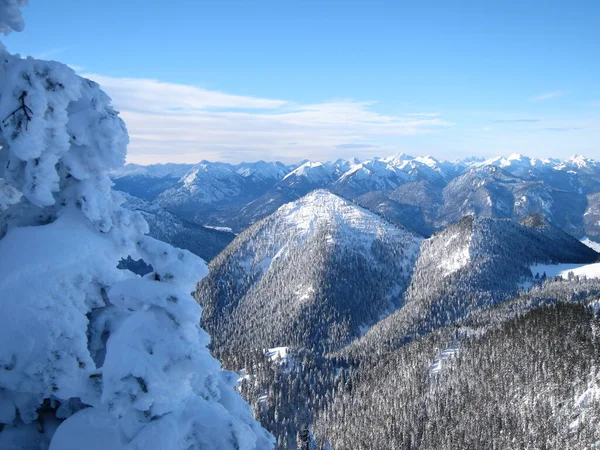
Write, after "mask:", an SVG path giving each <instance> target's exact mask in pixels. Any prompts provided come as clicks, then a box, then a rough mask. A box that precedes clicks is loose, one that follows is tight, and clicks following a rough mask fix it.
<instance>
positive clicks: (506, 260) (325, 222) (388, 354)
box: [113, 155, 600, 450]
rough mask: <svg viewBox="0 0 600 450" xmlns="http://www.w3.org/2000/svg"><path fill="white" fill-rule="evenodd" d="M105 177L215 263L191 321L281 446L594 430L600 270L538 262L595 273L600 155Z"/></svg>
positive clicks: (172, 170) (456, 442) (313, 448)
mask: <svg viewBox="0 0 600 450" xmlns="http://www.w3.org/2000/svg"><path fill="white" fill-rule="evenodd" d="M113 180H114V182H115V184H116V185H117V186H118V187H119V188H120V189H121V190H123V191H124V192H123V196H124V197H125V200H126V203H125V206H126V207H128V208H130V209H134V210H138V211H141V212H142V214H143V215H144V217H145V218H146V220H147V221H148V223H149V226H150V234H151V235H153V236H154V237H157V238H158V239H161V240H166V241H168V242H171V243H173V244H174V245H178V246H181V247H184V248H189V249H190V250H191V251H193V252H195V253H197V254H199V255H201V256H203V257H204V258H205V259H206V260H210V264H209V275H208V276H207V277H205V278H204V279H202V280H201V281H200V282H199V283H198V284H197V286H196V292H195V297H196V300H197V301H198V303H199V304H200V305H201V306H202V309H203V313H202V322H201V326H202V327H203V328H205V329H206V330H207V331H208V333H209V334H210V336H211V338H212V341H211V344H210V346H211V351H212V352H213V354H215V356H217V357H218V358H219V359H220V360H221V361H222V362H223V364H224V367H225V368H227V369H230V370H235V371H238V372H239V373H240V378H239V382H240V386H239V387H238V389H239V390H240V392H241V393H242V395H243V396H244V398H245V399H246V400H247V401H248V402H249V403H250V404H251V405H252V406H253V408H254V412H255V414H256V415H257V417H258V418H259V419H260V421H261V423H262V424H263V425H264V426H265V427H266V428H267V429H268V430H269V431H270V432H271V433H273V434H274V436H275V437H276V439H277V445H278V448H281V449H297V448H301V449H303V450H305V449H309V450H329V449H372V448H431V449H433V448H482V447H485V446H486V445H488V444H489V442H493V443H494V444H493V445H496V446H498V447H499V448H515V447H517V448H522V447H526V446H528V445H533V444H531V443H532V442H534V444H535V446H536V447H539V448H585V446H588V447H589V445H590V443H595V442H600V430H598V429H597V427H595V425H594V423H595V422H594V421H595V420H596V419H595V417H596V415H595V413H594V411H595V410H597V409H598V408H600V373H598V370H597V367H600V360H599V359H598V355H600V340H598V337H597V331H596V329H597V323H598V320H600V314H599V311H600V280H599V279H597V278H595V276H593V275H592V276H590V277H589V278H587V277H586V276H583V275H574V273H570V274H569V275H568V276H567V275H565V277H564V278H563V277H561V276H558V277H554V276H552V275H547V274H546V273H545V272H544V271H543V270H544V269H539V268H540V267H541V268H545V267H548V268H550V267H568V268H573V267H577V268H578V270H577V273H578V274H585V273H590V274H593V273H596V272H594V271H592V270H586V269H587V268H591V267H597V266H598V263H599V262H600V260H599V257H600V255H599V254H598V253H597V250H598V249H599V248H600V246H599V244H598V242H600V197H599V195H600V184H599V183H600V165H599V164H598V163H596V162H595V161H593V160H590V159H587V158H583V157H574V158H571V159H568V160H564V161H559V160H553V159H546V160H538V159H532V158H527V157H524V156H520V155H513V156H511V157H509V158H493V159H489V160H480V159H476V158H469V159H466V160H462V161H454V162H446V161H437V160H435V159H434V158H431V157H418V158H412V157H409V156H407V155H398V156H394V157H389V158H374V159H370V160H366V161H359V160H358V159H356V158H352V159H349V160H337V161H333V162H323V163H321V162H310V161H304V162H303V163H301V164H299V165H296V166H287V165H284V164H281V163H268V162H262V161H261V162H258V163H248V164H240V165H232V164H226V163H211V162H208V161H203V162H201V163H200V164H197V165H193V166H192V165H189V166H186V165H170V166H146V167H139V166H126V167H125V168H124V170H122V171H119V172H115V173H113ZM132 193H137V195H136V196H134V195H133V194H132ZM232 231H235V232H236V233H237V234H234V233H233V232H232ZM583 242H584V243H585V244H584V243H583ZM555 265H556V266H555ZM569 270H570V269H569ZM564 272H565V274H566V271H564ZM549 273H561V270H553V271H552V272H550V271H549ZM538 392H541V393H543V394H539V396H538V397H535V395H536V394H535V393H538ZM532 396H533V397H532ZM515 402H517V403H519V405H520V406H519V407H518V408H515V407H514V404H515ZM473 415H475V416H477V417H479V420H480V421H481V424H482V426H483V427H484V428H485V432H482V431H478V427H477V426H474V425H473V424H472V423H471V422H472V420H471V421H470V419H469V417H472V416H473ZM532 433H533V435H534V438H532ZM532 439H533V440H532Z"/></svg>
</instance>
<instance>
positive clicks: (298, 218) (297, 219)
mask: <svg viewBox="0 0 600 450" xmlns="http://www.w3.org/2000/svg"><path fill="white" fill-rule="evenodd" d="M274 217H275V218H277V219H280V220H283V221H285V222H286V224H287V228H288V229H291V230H295V234H296V238H297V239H305V238H306V237H307V236H309V235H311V234H312V233H313V232H314V231H315V229H316V228H317V227H319V226H323V227H325V228H326V229H328V230H331V235H330V237H329V240H328V242H329V243H333V242H335V243H336V244H342V245H348V246H349V245H354V244H360V245H362V246H364V247H366V248H368V247H369V246H370V245H371V243H372V241H373V239H375V238H377V237H378V236H381V235H383V234H384V233H385V234H390V235H392V236H398V237H404V236H405V235H406V232H404V231H403V230H400V229H399V228H397V227H395V226H394V225H392V224H389V223H387V222H385V221H383V220H381V219H379V220H377V219H375V217H374V215H373V213H371V212H369V211H367V210H365V209H363V208H360V207H358V206H356V205H353V204H351V203H349V202H347V201H346V200H343V199H341V198H340V197H338V196H337V195H334V194H332V193H331V192H329V191H326V190H323V189H320V190H316V191H313V192H311V193H310V194H308V195H306V196H305V197H303V198H301V199H300V200H297V201H295V202H292V203H289V204H287V205H284V206H282V207H281V208H280V209H279V210H278V211H277V212H276V214H275V216H274ZM334 232H335V233H334ZM356 236H358V238H356ZM415 242H418V240H415Z"/></svg>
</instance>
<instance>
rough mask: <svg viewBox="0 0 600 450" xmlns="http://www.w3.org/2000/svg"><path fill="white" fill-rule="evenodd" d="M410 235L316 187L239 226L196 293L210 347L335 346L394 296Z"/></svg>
mask: <svg viewBox="0 0 600 450" xmlns="http://www.w3.org/2000/svg"><path fill="white" fill-rule="evenodd" d="M419 243H420V238H418V237H417V236H416V235H414V234H413V233H411V232H409V231H407V230H405V229H401V228H398V227H396V226H394V225H391V224H389V223H388V222H386V221H384V220H382V219H381V218H379V217H378V216H376V215H374V214H373V213H370V212H368V211H366V210H364V209H362V208H360V207H358V206H355V205H352V204H350V203H348V202H346V201H344V200H342V199H341V198H339V197H337V196H335V195H333V194H331V193H329V192H327V191H323V190H319V191H315V192H313V193H311V194H309V195H307V196H306V197H303V198H302V199H300V200H298V201H296V202H292V203H290V204H287V205H285V206H283V207H281V208H280V209H278V210H277V211H276V212H275V213H274V214H272V215H271V216H269V217H267V218H266V219H264V220H262V221H260V222H258V223H256V224H255V225H253V226H252V227H250V228H249V229H248V230H246V231H245V232H243V233H241V234H240V235H239V236H238V237H237V238H236V239H235V240H234V241H233V242H232V243H231V245H230V246H229V247H227V249H225V251H224V252H223V253H221V254H220V255H219V256H217V257H216V258H215V259H214V260H213V262H212V263H211V264H210V274H209V276H208V277H207V278H205V279H204V280H202V281H201V282H200V283H199V285H198V289H197V292H196V298H197V299H198V301H199V302H200V304H201V305H202V306H203V308H204V314H203V326H204V327H206V328H207V329H208V330H210V333H211V335H212V337H213V348H215V349H216V350H217V351H218V352H222V351H224V350H225V348H230V349H232V350H234V351H240V350H242V349H250V348H251V349H254V348H258V349H260V348H270V347H279V346H301V347H306V348H312V347H315V348H320V347H324V348H339V347H340V346H342V345H344V344H346V343H347V342H349V340H350V339H352V338H355V337H357V336H359V335H360V334H361V332H362V330H364V329H365V327H368V326H369V325H371V324H373V323H374V322H376V321H377V320H379V319H380V318H381V317H382V316H385V315H387V314H389V313H391V312H392V311H393V310H395V309H396V308H398V307H399V306H400V305H401V304H402V302H403V293H404V291H405V289H406V287H407V286H408V283H409V280H410V274H411V272H412V267H413V265H414V261H415V259H416V258H417V253H418V246H419Z"/></svg>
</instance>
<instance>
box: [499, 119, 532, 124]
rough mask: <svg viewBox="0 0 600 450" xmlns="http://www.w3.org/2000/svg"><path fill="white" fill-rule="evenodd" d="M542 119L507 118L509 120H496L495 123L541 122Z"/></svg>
mask: <svg viewBox="0 0 600 450" xmlns="http://www.w3.org/2000/svg"><path fill="white" fill-rule="evenodd" d="M539 121H540V119H507V120H494V123H535V122H539Z"/></svg>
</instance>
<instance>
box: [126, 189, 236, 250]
mask: <svg viewBox="0 0 600 450" xmlns="http://www.w3.org/2000/svg"><path fill="white" fill-rule="evenodd" d="M121 195H123V196H124V197H125V203H124V204H123V206H124V207H125V208H127V209H130V210H132V211H140V212H141V213H142V215H143V216H144V219H146V222H148V227H149V228H150V232H149V234H150V236H152V237H153V238H155V239H158V240H161V241H163V242H167V243H169V244H171V245H174V246H176V247H179V248H184V249H186V250H189V251H191V252H192V253H195V254H196V255H198V256H200V257H201V258H202V259H204V260H205V261H210V260H211V259H213V258H214V257H215V256H216V255H217V254H219V253H220V252H221V251H222V250H223V249H224V248H225V247H227V245H228V244H229V243H230V242H231V241H232V240H233V238H234V237H235V235H234V234H233V233H230V232H227V231H220V230H214V229H211V228H206V227H203V226H202V225H197V224H195V223H192V222H188V221H186V220H184V219H180V218H179V217H178V216H176V215H175V214H173V213H170V212H168V211H166V210H165V209H163V208H161V207H160V206H159V205H158V204H156V203H154V202H148V201H145V200H143V199H140V198H137V197H134V196H132V195H129V194H126V193H124V192H123V193H121Z"/></svg>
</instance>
